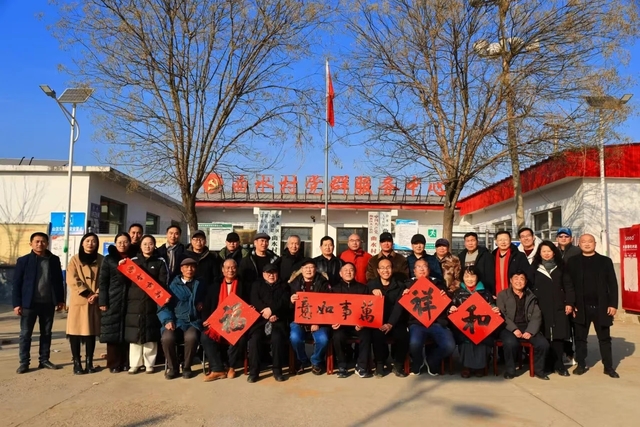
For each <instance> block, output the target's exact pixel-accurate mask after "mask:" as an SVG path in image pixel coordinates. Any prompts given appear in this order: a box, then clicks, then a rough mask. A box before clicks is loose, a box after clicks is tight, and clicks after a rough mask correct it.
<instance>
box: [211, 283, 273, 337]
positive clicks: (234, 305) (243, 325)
mask: <svg viewBox="0 0 640 427" xmlns="http://www.w3.org/2000/svg"><path fill="white" fill-rule="evenodd" d="M258 318H260V313H258V312H257V311H255V310H254V309H253V308H252V307H251V306H250V305H249V304H247V303H246V302H244V301H243V300H242V298H240V297H239V296H237V295H236V294H234V293H231V294H229V296H228V297H226V298H225V299H224V301H222V303H220V304H218V308H216V310H215V311H214V312H213V313H211V316H209V318H208V319H207V322H208V325H209V328H211V329H213V330H214V331H216V332H217V333H218V334H219V335H220V336H221V337H223V338H224V339H226V340H227V341H228V342H229V343H230V344H231V345H235V343H237V342H238V340H239V339H240V337H241V336H242V335H244V333H245V332H247V331H248V330H249V328H250V327H251V326H252V325H253V324H254V323H255V322H256V320H258Z"/></svg>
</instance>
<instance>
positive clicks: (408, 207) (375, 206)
mask: <svg viewBox="0 0 640 427" xmlns="http://www.w3.org/2000/svg"><path fill="white" fill-rule="evenodd" d="M196 207H197V208H230V209H231V208H252V207H257V208H268V209H323V208H324V203H317V202H307V203H304V202H287V201H272V202H256V201H249V200H247V201H242V202H238V201H236V202H222V201H215V202H214V201H211V202H208V201H203V200H200V201H197V202H196ZM329 209H340V210H355V209H360V210H372V211H377V210H381V209H384V210H390V209H398V210H403V211H441V210H443V209H444V206H443V205H425V204H402V203H344V202H343V203H340V202H330V203H329Z"/></svg>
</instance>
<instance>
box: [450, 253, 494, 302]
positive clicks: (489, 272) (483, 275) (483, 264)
mask: <svg viewBox="0 0 640 427" xmlns="http://www.w3.org/2000/svg"><path fill="white" fill-rule="evenodd" d="M467 253H469V251H467V250H466V249H464V250H463V251H462V252H460V254H459V255H458V258H460V265H461V266H462V271H461V272H460V280H464V267H465V259H466V257H467ZM495 259H496V256H495V255H492V254H491V252H489V249H487V248H485V247H483V246H478V256H477V257H476V263H475V264H474V265H475V267H476V268H477V269H478V272H479V273H480V277H478V281H480V282H482V284H483V285H484V288H485V290H486V291H488V292H490V293H491V294H492V295H495V294H496V263H495Z"/></svg>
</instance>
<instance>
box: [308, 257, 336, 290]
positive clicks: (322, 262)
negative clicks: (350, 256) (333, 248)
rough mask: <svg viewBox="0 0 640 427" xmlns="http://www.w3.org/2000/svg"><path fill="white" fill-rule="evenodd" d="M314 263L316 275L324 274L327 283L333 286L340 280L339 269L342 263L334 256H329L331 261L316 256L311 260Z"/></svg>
mask: <svg viewBox="0 0 640 427" xmlns="http://www.w3.org/2000/svg"><path fill="white" fill-rule="evenodd" d="M313 260H314V261H315V263H316V271H317V272H318V273H326V274H327V277H329V283H330V284H331V285H332V286H333V285H335V284H336V283H338V282H339V281H340V280H341V279H340V269H341V268H342V261H341V260H340V258H338V257H337V256H335V255H333V254H332V255H331V259H327V258H326V257H325V256H324V255H320V256H317V257H315V258H314V259H313Z"/></svg>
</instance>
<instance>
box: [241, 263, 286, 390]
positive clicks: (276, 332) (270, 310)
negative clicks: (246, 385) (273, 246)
mask: <svg viewBox="0 0 640 427" xmlns="http://www.w3.org/2000/svg"><path fill="white" fill-rule="evenodd" d="M290 298H291V290H290V289H289V285H288V284H287V283H286V282H284V281H282V280H280V279H279V278H278V266H276V265H275V264H267V265H266V266H265V267H264V269H263V273H262V279H260V280H258V281H256V282H255V283H253V285H251V298H250V299H249V304H251V305H252V306H253V307H254V308H255V309H256V311H258V312H259V313H260V316H261V317H260V318H259V319H258V320H257V321H256V323H254V324H253V326H252V327H251V329H250V331H249V377H248V378H247V381H248V382H250V383H255V382H256V381H257V380H258V375H259V374H260V350H261V348H262V346H263V344H264V343H265V342H266V338H267V335H268V334H271V355H272V357H273V367H272V369H273V378H274V379H275V380H276V381H278V382H281V381H284V380H285V378H284V376H283V375H282V365H283V363H282V362H283V359H284V357H285V356H286V354H287V344H288V340H287V338H288V328H287V325H288V322H289V318H290V317H291V310H290V308H289V304H290Z"/></svg>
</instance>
